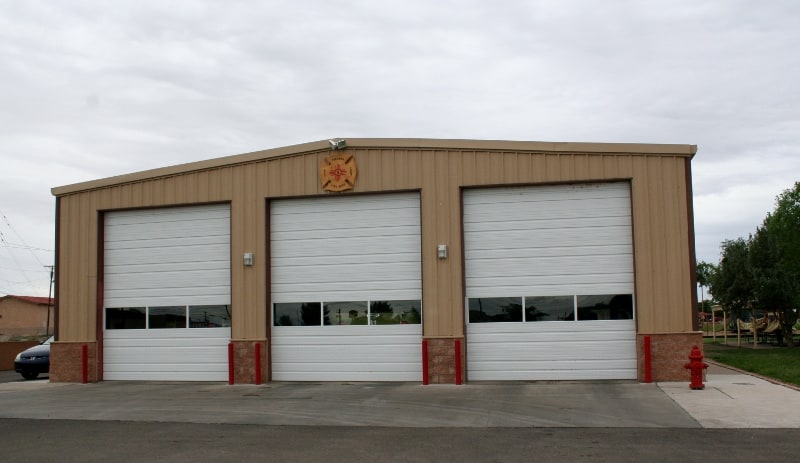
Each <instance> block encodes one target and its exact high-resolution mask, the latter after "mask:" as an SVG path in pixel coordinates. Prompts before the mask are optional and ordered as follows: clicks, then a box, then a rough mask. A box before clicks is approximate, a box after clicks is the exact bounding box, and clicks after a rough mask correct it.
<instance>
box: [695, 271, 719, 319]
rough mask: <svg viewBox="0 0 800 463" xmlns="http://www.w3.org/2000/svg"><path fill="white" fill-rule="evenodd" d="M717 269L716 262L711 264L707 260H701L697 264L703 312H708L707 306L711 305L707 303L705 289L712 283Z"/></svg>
mask: <svg viewBox="0 0 800 463" xmlns="http://www.w3.org/2000/svg"><path fill="white" fill-rule="evenodd" d="M716 271H717V267H715V266H714V264H710V263H708V262H705V261H700V262H699V263H698V264H697V284H698V285H700V308H701V312H706V311H707V310H706V306H710V304H706V297H705V294H704V289H705V288H708V287H709V285H710V284H711V278H712V277H713V276H714V273H716Z"/></svg>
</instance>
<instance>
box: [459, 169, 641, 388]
mask: <svg viewBox="0 0 800 463" xmlns="http://www.w3.org/2000/svg"><path fill="white" fill-rule="evenodd" d="M464 247H465V273H466V296H467V297H466V317H467V349H468V350H467V371H468V376H469V379H471V380H566V379H635V378H636V327H635V321H634V307H633V301H634V298H633V281H634V276H633V255H632V235H631V202H630V186H629V184H628V183H604V184H586V185H557V186H541V187H515V188H497V189H479V190H467V191H465V192H464Z"/></svg>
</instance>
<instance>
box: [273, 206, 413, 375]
mask: <svg viewBox="0 0 800 463" xmlns="http://www.w3.org/2000/svg"><path fill="white" fill-rule="evenodd" d="M270 208H271V210H270V240H271V244H270V246H271V267H272V277H271V284H272V286H271V292H272V301H273V302H274V303H301V302H322V303H327V302H339V301H362V302H364V303H365V307H366V303H367V301H372V302H374V301H389V300H412V301H413V300H416V301H419V300H421V299H422V278H421V258H420V246H421V244H420V243H421V238H420V213H419V194H418V193H403V194H392V195H375V196H337V197H327V198H314V199H297V200H296V199H290V200H276V201H273V202H272V203H271V205H270ZM417 308H419V307H417ZM421 341H422V327H421V325H359V326H273V327H272V340H271V345H272V358H271V361H272V377H273V379H275V380H277V381H420V380H421V379H422V366H421Z"/></svg>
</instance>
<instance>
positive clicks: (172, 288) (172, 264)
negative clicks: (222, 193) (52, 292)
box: [103, 204, 230, 381]
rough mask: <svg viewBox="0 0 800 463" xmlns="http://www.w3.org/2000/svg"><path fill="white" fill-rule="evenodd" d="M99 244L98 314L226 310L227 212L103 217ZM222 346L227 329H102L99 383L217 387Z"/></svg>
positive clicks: (224, 366) (223, 368)
mask: <svg viewBox="0 0 800 463" xmlns="http://www.w3.org/2000/svg"><path fill="white" fill-rule="evenodd" d="M104 239H105V244H104V249H105V253H104V268H103V272H104V294H103V299H104V301H103V302H104V306H105V308H118V307H140V308H143V309H144V310H150V309H151V308H153V307H158V306H178V307H184V308H186V307H187V306H199V305H230V206H229V205H227V204H215V205H205V206H191V207H175V208H163V209H147V210H138V211H115V212H108V213H106V214H105V225H104ZM115 326H116V325H115ZM123 326H124V325H123ZM229 342H230V328H229V327H223V328H179V329H110V330H105V331H104V339H103V372H104V379H107V380H169V381H225V380H227V376H228V360H227V346H228V343H229Z"/></svg>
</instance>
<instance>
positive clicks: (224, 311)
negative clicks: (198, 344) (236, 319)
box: [189, 305, 231, 328]
mask: <svg viewBox="0 0 800 463" xmlns="http://www.w3.org/2000/svg"><path fill="white" fill-rule="evenodd" d="M228 326H231V306H229V305H190V306H189V328H224V327H228Z"/></svg>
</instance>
